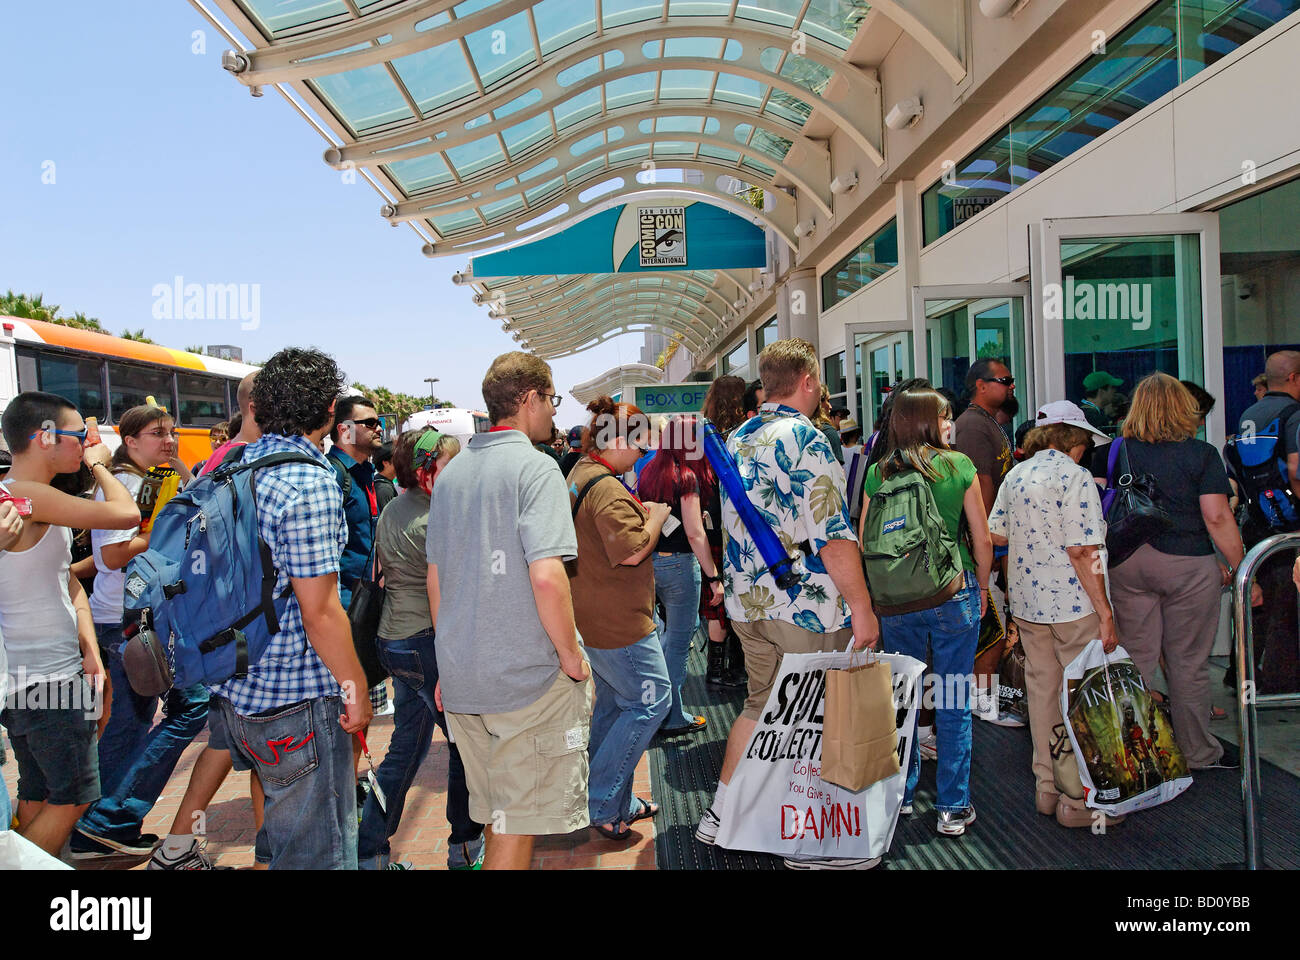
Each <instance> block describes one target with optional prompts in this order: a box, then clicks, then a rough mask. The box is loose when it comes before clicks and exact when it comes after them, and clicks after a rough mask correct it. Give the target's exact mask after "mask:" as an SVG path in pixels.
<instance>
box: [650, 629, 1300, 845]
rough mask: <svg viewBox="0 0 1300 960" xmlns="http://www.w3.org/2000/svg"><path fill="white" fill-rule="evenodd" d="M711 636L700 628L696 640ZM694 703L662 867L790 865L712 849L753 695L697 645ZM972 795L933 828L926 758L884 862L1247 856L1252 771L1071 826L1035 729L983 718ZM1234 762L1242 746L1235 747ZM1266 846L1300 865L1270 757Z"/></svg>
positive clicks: (1299, 784) (1220, 774)
mask: <svg viewBox="0 0 1300 960" xmlns="http://www.w3.org/2000/svg"><path fill="white" fill-rule="evenodd" d="M699 639H700V636H699V635H697V645H698V641H699ZM683 696H684V699H685V701H686V705H687V709H688V710H694V711H695V712H696V713H702V714H704V715H705V716H707V717H708V718H709V726H708V729H707V731H706V732H705V733H703V734H697V735H695V736H692V737H678V738H674V739H671V740H661V741H656V742H655V744H654V745H653V746H652V749H651V751H650V777H651V782H652V784H653V787H654V796H655V799H656V800H657V801H658V802H659V803H660V805H661V807H662V809H663V813H662V814H661V819H660V820H659V823H658V835H657V836H656V839H655V857H656V860H657V862H658V866H659V869H661V870H737V869H749V870H755V869H758V870H780V869H783V867H782V864H781V861H780V859H779V858H778V857H774V856H769V855H767V854H757V853H746V852H738V851H734V850H724V849H722V848H721V847H707V846H705V845H703V844H701V843H698V842H697V841H696V840H695V838H694V831H695V825H696V823H697V822H698V821H699V818H700V815H701V814H702V813H703V812H704V809H705V808H706V807H707V806H708V804H709V802H710V801H711V800H712V798H713V790H714V787H715V786H716V785H717V776H718V771H719V770H720V769H721V767H722V753H723V747H724V746H725V743H726V736H727V731H728V730H729V729H730V726H731V721H732V720H733V719H734V718H735V717H736V715H737V714H738V713H739V711H740V706H741V704H742V702H743V697H742V696H741V695H740V693H737V694H735V695H732V696H726V695H721V694H719V693H717V692H715V691H713V690H712V689H710V688H709V687H707V686H706V685H705V683H704V655H703V653H702V652H699V651H692V653H691V658H690V668H689V675H688V677H687V681H686V686H685V690H684V692H683ZM974 727H975V733H974V736H975V745H974V758H973V762H972V764H971V798H972V800H973V802H974V804H975V808H976V811H977V812H978V814H979V819H978V820H977V821H976V822H975V823H974V824H972V825H971V827H970V828H969V829H968V830H967V831H966V835H965V836H963V837H960V838H951V837H941V836H939V835H938V834H937V833H936V832H935V829H934V819H935V814H934V809H933V804H934V789H935V788H934V769H935V768H934V764H933V763H929V762H922V765H921V781H920V785H919V786H918V787H917V792H916V803H915V813H914V814H913V815H912V816H911V817H910V818H904V819H903V821H902V822H901V823H899V825H898V829H897V831H896V832H895V834H894V843H893V847H892V848H891V849H890V851H889V854H888V855H887V856H886V857H885V860H884V863H882V864H881V866H882V868H884V869H894V870H933V869H965V870H971V869H993V870H998V869H1030V870H1034V869H1066V870H1068V869H1108V870H1112V869H1139V870H1192V869H1216V868H1224V867H1235V866H1237V865H1239V864H1240V863H1242V862H1243V861H1244V859H1245V853H1244V845H1243V840H1242V819H1241V817H1242V814H1241V807H1242V802H1241V776H1240V772H1239V771H1237V770H1203V771H1200V772H1197V773H1194V774H1193V777H1194V782H1193V784H1192V786H1191V787H1189V788H1188V790H1187V791H1186V792H1185V793H1183V794H1182V796H1180V797H1178V798H1176V799H1175V800H1173V801H1171V802H1169V803H1166V804H1163V805H1161V806H1159V807H1156V808H1154V809H1152V810H1145V811H1142V812H1141V813H1137V814H1133V815H1132V816H1130V817H1128V818H1127V819H1126V820H1125V822H1124V823H1122V824H1120V825H1119V826H1117V827H1114V828H1112V829H1111V830H1110V831H1109V832H1108V833H1107V834H1106V835H1104V836H1095V835H1093V834H1092V832H1091V831H1090V830H1080V829H1074V830H1067V829H1065V828H1063V827H1061V826H1059V825H1058V824H1057V823H1056V821H1055V819H1053V818H1051V817H1045V816H1042V815H1040V814H1039V813H1037V811H1036V810H1035V809H1034V790H1033V775H1032V774H1031V772H1030V769H1029V759H1030V743H1029V730H1028V728H1022V729H1011V728H1005V727H997V726H994V725H992V724H989V723H983V722H981V721H976V722H975V724H974ZM1225 747H1226V752H1225V754H1224V759H1225V760H1229V759H1231V760H1233V761H1235V760H1236V757H1237V748H1236V747H1235V746H1233V745H1232V744H1225ZM1261 766H1262V769H1261V777H1262V781H1263V796H1262V803H1261V807H1262V810H1263V815H1264V824H1263V837H1264V855H1265V860H1266V862H1267V865H1268V866H1269V867H1272V868H1275V869H1292V870H1294V869H1300V831H1298V830H1297V829H1296V811H1297V810H1300V778H1297V777H1295V776H1293V775H1291V774H1290V773H1287V772H1286V771H1284V770H1282V769H1280V768H1278V767H1276V766H1274V765H1273V764H1271V763H1263V764H1262V765H1261Z"/></svg>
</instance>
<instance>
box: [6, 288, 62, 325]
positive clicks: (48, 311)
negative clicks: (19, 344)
mask: <svg viewBox="0 0 1300 960" xmlns="http://www.w3.org/2000/svg"><path fill="white" fill-rule="evenodd" d="M58 312H59V308H58V306H54V305H47V304H46V303H45V301H44V295H43V294H40V293H38V294H37V295H36V296H34V297H33V296H29V295H28V294H26V293H14V292H13V291H12V290H6V291H5V295H4V296H3V297H0V313H3V314H6V315H8V316H11V317H20V318H21V319H23V320H44V321H46V322H47V323H49V322H53V321H54V318H55V317H56V316H57V314H58Z"/></svg>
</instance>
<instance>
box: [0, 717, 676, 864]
mask: <svg viewBox="0 0 1300 960" xmlns="http://www.w3.org/2000/svg"><path fill="white" fill-rule="evenodd" d="M392 732H393V718H392V717H391V716H387V717H376V718H375V720H374V722H373V723H372V724H371V726H370V733H369V734H368V735H367V737H366V740H367V743H368V744H369V745H370V750H371V754H372V755H373V756H374V758H375V764H376V766H377V765H378V764H379V763H380V761H381V760H382V759H383V756H384V753H385V752H386V751H387V749H388V742H389V739H390V738H391V736H392ZM206 742H207V731H206V730H204V731H203V732H202V733H200V734H199V736H198V737H197V738H196V739H195V741H194V743H192V744H190V746H189V747H188V748H186V750H185V753H184V754H182V756H181V759H180V762H179V763H178V764H177V765H176V771H175V773H174V774H173V775H172V778H171V780H170V781H168V783H167V787H166V789H164V791H163V793H162V796H160V797H159V798H158V803H157V805H156V806H155V807H154V809H153V811H152V813H151V814H150V815H149V816H148V817H147V818H146V819H145V826H144V831H145V832H146V833H156V834H158V835H159V836H163V835H165V834H166V833H167V832H168V829H169V828H170V826H171V821H172V818H173V817H175V815H176V809H177V807H178V806H179V804H180V801H181V797H182V796H183V794H184V793H185V787H186V785H187V784H188V783H189V778H190V769H191V767H193V765H194V761H195V759H196V758H197V757H198V755H199V753H200V752H201V751H202V749H203V745H204V744H205V743H206ZM447 756H448V754H447V742H446V740H445V739H444V738H443V736H442V732H441V731H440V730H436V729H435V732H434V742H433V746H432V747H430V749H429V754H428V756H427V757H426V758H425V761H424V763H423V764H422V765H421V767H420V772H419V774H418V775H417V776H416V779H415V782H414V783H413V784H412V785H411V789H410V791H409V792H408V793H407V797H406V809H405V811H404V812H403V815H402V825H401V828H400V829H399V830H398V832H397V833H396V835H394V837H393V839H392V849H393V856H394V859H404V860H410V861H411V862H412V863H413V864H414V865H415V867H416V869H419V870H443V869H446V861H447V838H448V836H449V835H450V832H451V831H450V827H448V825H447V819H446V816H445V810H446V784H447ZM0 769H3V771H4V781H5V786H6V787H7V788H8V790H9V796H10V799H11V800H13V799H15V797H16V786H17V780H18V766H17V763H16V762H14V759H13V752H12V751H9V762H8V763H6V764H5V766H4V767H3V768H0ZM634 790H635V792H636V794H637V796H641V797H646V798H649V797H650V796H651V787H650V762H649V760H648V758H647V757H642V758H641V763H640V764H639V765H638V766H637V770H636V781H635V786H634ZM15 804H16V801H15ZM206 826H207V837H208V848H207V850H208V854H209V855H211V856H212V857H213V859H214V860H216V862H218V863H220V864H222V865H224V866H232V867H236V868H251V867H252V865H253V840H254V833H255V831H254V830H253V814H252V809H251V806H250V803H249V799H248V774H246V773H232V774H231V775H230V776H229V777H227V778H226V782H225V783H224V784H223V785H222V787H221V790H219V791H218V793H217V795H216V797H215V798H214V799H213V802H212V804H211V805H210V806H209V807H208V816H207V825H206ZM633 833H635V834H636V835H637V836H638V837H639V839H637V840H634V841H630V842H623V843H616V842H614V841H611V840H607V839H605V838H604V837H602V836H600V835H599V834H598V833H596V831H595V830H591V829H585V830H578V831H576V832H575V833H572V834H568V835H566V836H557V837H539V838H538V841H537V844H536V847H535V849H534V853H533V868H534V869H543V870H591V869H597V870H653V869H655V849H654V826H653V823H652V822H650V821H644V820H643V821H640V822H639V823H637V824H635V825H634V826H633ZM133 863H134V861H130V860H125V861H124V860H117V859H115V860H114V861H113V862H112V863H111V864H107V863H106V864H102V867H103V868H109V867H110V866H111V867H115V868H127V867H131V866H132V864H133ZM143 867H144V864H143V862H140V863H135V865H134V868H135V869H143Z"/></svg>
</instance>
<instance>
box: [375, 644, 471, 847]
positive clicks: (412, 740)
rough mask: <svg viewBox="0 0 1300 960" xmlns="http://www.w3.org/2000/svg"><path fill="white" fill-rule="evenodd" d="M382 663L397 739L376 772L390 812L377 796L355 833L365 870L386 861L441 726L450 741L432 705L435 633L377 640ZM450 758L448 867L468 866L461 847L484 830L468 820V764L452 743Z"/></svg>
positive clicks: (435, 675) (435, 682)
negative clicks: (388, 679)
mask: <svg viewBox="0 0 1300 960" xmlns="http://www.w3.org/2000/svg"><path fill="white" fill-rule="evenodd" d="M378 645H379V659H380V661H381V662H382V663H383V665H384V667H385V668H386V669H387V670H388V672H389V673H391V674H392V675H393V705H394V714H393V738H392V740H391V741H390V742H389V744H388V753H387V754H385V756H384V762H383V763H381V764H380V765H379V769H378V770H377V771H376V772H375V775H376V777H377V778H378V779H379V786H380V789H382V790H383V791H384V797H385V798H386V799H387V800H388V812H387V813H385V812H384V811H383V810H381V809H380V808H379V801H378V799H377V798H376V797H375V795H374V794H373V793H371V794H370V797H369V798H368V799H367V800H366V805H365V807H364V808H362V811H361V826H360V828H358V830H357V858H358V860H359V861H360V862H361V864H362V865H363V867H364V866H369V865H371V863H372V862H374V861H376V860H379V859H380V858H383V857H386V856H387V854H388V853H389V847H388V838H389V837H391V836H392V835H393V834H394V833H396V832H397V827H398V825H399V824H400V823H401V820H402V808H403V806H404V805H405V804H406V792H407V791H408V790H410V789H411V783H412V781H414V780H415V775H416V773H418V772H419V769H420V764H421V763H423V762H424V758H425V756H426V755H427V754H428V752H429V746H430V744H432V743H433V727H434V724H437V726H438V727H439V729H441V730H442V735H443V736H444V737H445V736H447V721H446V719H445V718H444V717H443V713H442V711H441V710H439V709H438V708H437V706H436V705H435V704H434V702H433V691H434V688H435V687H436V686H437V685H438V660H437V658H436V657H435V655H434V632H433V631H432V630H422V631H420V632H419V633H417V634H414V635H412V636H409V637H406V638H405V639H402V640H383V639H381V640H379V641H378ZM448 746H449V747H450V750H449V756H448V759H447V822H448V823H450V824H451V838H450V840H449V841H448V844H449V848H450V853H449V854H448V866H468V864H465V863H461V862H460V861H461V860H462V859H464V853H463V847H461V844H471V845H474V844H475V843H476V841H478V839H479V838H480V837H481V836H483V825H482V824H481V823H476V822H475V821H474V819H473V818H471V817H470V815H469V788H468V787H466V785H465V765H464V764H463V763H462V762H461V759H460V751H459V750H457V749H456V745H455V744H454V743H449V744H448Z"/></svg>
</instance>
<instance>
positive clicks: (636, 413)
mask: <svg viewBox="0 0 1300 960" xmlns="http://www.w3.org/2000/svg"><path fill="white" fill-rule="evenodd" d="M587 409H588V410H589V411H591V422H590V423H588V424H587V426H585V427H583V428H582V452H583V453H587V454H591V453H597V452H599V451H601V450H608V449H609V448H610V447H612V446H613V445H614V441H615V440H616V439H618V438H620V437H621V438H622V439H624V440H631V438H632V437H638V436H641V435H642V434H647V433H649V432H650V418H649V417H648V416H646V415H645V413H643V412H642V411H641V410H640V409H639V408H638V407H636V406H634V405H633V404H630V403H615V402H614V401H613V399H611V398H610V397H597V398H596V399H595V400H593V401H591V403H589V404H587Z"/></svg>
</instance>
